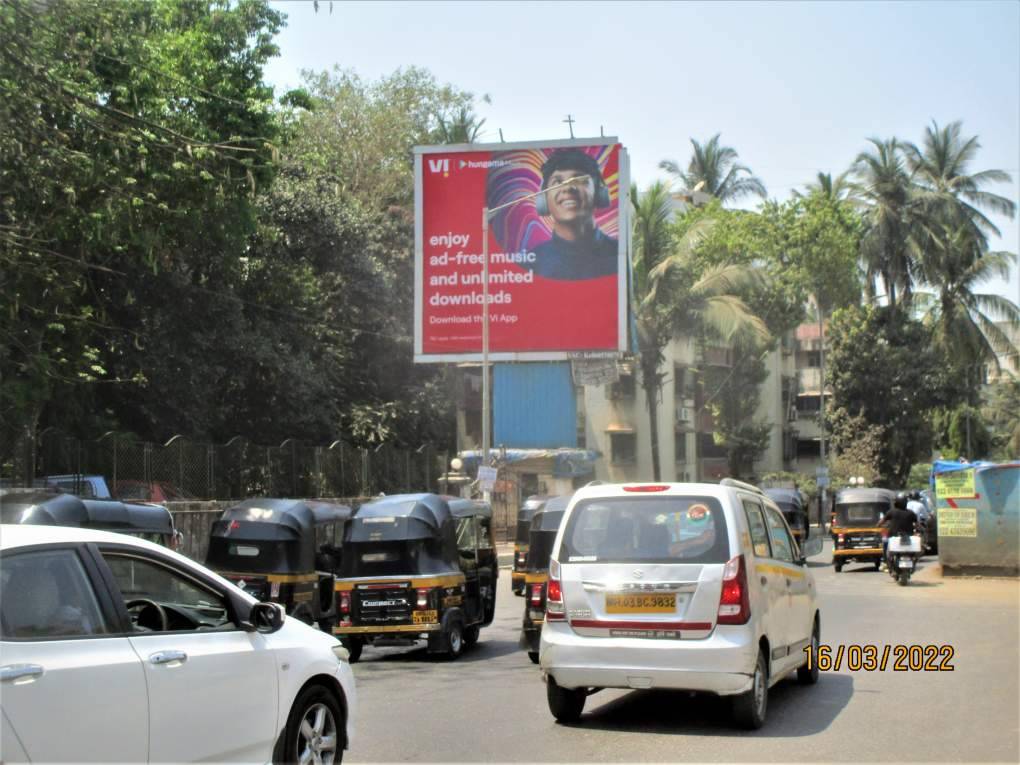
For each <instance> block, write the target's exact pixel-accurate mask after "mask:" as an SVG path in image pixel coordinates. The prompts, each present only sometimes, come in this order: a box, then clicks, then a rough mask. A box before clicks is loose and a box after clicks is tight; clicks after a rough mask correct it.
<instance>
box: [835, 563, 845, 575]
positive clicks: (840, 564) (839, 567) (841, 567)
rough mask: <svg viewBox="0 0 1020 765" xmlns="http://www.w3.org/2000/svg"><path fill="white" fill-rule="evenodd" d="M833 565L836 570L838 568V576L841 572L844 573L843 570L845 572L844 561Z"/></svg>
mask: <svg viewBox="0 0 1020 765" xmlns="http://www.w3.org/2000/svg"><path fill="white" fill-rule="evenodd" d="M833 565H834V566H835V568H836V573H837V574H838V573H839V572H840V571H842V570H843V561H840V560H838V561H836V562H835V563H834V564H833Z"/></svg>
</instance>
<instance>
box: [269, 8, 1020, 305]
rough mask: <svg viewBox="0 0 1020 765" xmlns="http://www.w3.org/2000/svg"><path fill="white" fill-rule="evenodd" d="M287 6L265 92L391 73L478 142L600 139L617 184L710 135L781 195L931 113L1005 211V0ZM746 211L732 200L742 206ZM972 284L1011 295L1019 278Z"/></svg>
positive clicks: (1019, 160)
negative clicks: (439, 89) (423, 81)
mask: <svg viewBox="0 0 1020 765" xmlns="http://www.w3.org/2000/svg"><path fill="white" fill-rule="evenodd" d="M273 5H274V7H276V8H277V9H278V10H281V11H283V12H284V13H286V14H287V17H288V19H287V27H286V29H284V30H283V32H282V33H281V34H280V36H279V37H278V39H277V42H278V44H279V46H280V57H279V58H278V59H276V60H274V61H273V62H271V63H270V65H269V66H268V67H267V69H266V76H267V79H268V80H269V81H270V82H271V83H272V84H273V85H274V86H276V88H277V92H278V93H281V92H284V91H285V90H287V89H288V88H290V87H294V86H296V85H298V84H300V82H301V75H300V72H301V71H302V70H304V69H310V70H315V71H321V70H324V69H331V68H333V67H334V66H340V67H341V68H344V69H351V70H353V71H355V72H356V73H357V74H358V75H359V76H361V77H362V78H363V79H367V80H374V79H378V78H380V77H383V76H386V75H388V74H392V73H393V72H394V71H395V70H397V69H398V68H401V67H407V66H412V65H413V66H420V67H424V68H426V69H428V70H430V71H431V72H432V73H433V74H434V75H435V76H436V78H437V79H438V80H439V81H440V82H441V83H450V84H451V85H454V86H456V87H458V88H460V89H462V90H467V91H470V92H472V93H474V94H475V95H477V96H482V95H488V96H489V97H490V98H491V104H485V103H480V104H479V105H478V108H477V110H476V111H477V113H478V116H479V117H483V118H485V126H484V127H485V130H484V132H483V136H482V140H484V141H498V140H499V133H498V130H500V129H501V130H502V133H503V138H504V139H505V140H506V141H530V140H543V139H552V138H557V139H558V138H568V137H569V132H568V130H569V127H568V125H567V124H566V123H565V122H564V121H563V120H565V119H566V117H567V115H568V114H569V115H571V116H572V117H573V119H574V120H575V122H574V132H575V135H577V136H578V137H582V136H583V137H587V136H597V135H599V134H600V131H604V133H605V135H607V136H617V137H618V138H619V139H620V140H621V142H622V143H623V144H624V145H625V146H626V147H627V150H628V152H629V154H630V160H631V179H632V182H635V183H637V184H638V185H639V186H641V187H644V186H646V185H648V184H649V183H651V182H652V181H654V180H656V179H658V178H663V179H666V178H667V176H666V174H665V173H664V172H663V171H661V170H659V169H658V164H659V162H660V161H661V160H663V159H674V160H677V161H678V162H679V163H680V164H682V165H684V166H686V164H687V161H688V159H689V158H690V154H691V145H690V139H691V138H695V139H697V140H699V141H700V142H702V143H704V142H705V141H707V140H708V139H709V138H711V137H712V136H713V135H714V134H716V133H721V134H722V137H721V141H722V143H723V144H725V145H727V146H732V147H733V148H735V149H736V150H737V152H738V153H739V156H740V161H741V162H742V163H743V164H745V165H748V166H749V167H750V168H751V169H752V170H753V171H754V173H755V175H757V176H758V177H760V178H761V179H762V180H763V181H764V182H765V185H766V187H767V189H768V192H769V196H770V197H771V198H775V199H779V200H784V199H787V198H788V197H789V196H790V194H791V192H792V191H793V190H794V189H799V188H802V187H803V186H804V185H805V184H806V183H808V182H810V181H812V180H814V178H815V174H816V173H817V172H819V171H821V172H831V173H832V174H833V175H836V174H838V173H840V172H842V171H843V170H845V169H846V168H847V167H848V166H849V165H850V164H851V163H852V162H853V160H854V158H855V157H856V156H857V154H858V153H859V152H861V151H863V150H865V149H866V148H867V146H868V144H867V138H869V137H880V138H888V137H892V136H896V137H897V138H900V139H904V140H908V141H913V142H915V143H920V142H921V140H922V138H923V134H924V129H925V127H926V126H927V125H929V124H931V121H932V120H935V121H936V122H938V123H939V125H944V124H946V123H948V122H952V121H954V120H963V129H964V134H965V135H968V136H970V135H977V136H979V138H980V142H981V150H980V151H979V153H978V156H977V161H976V162H975V164H974V166H973V167H972V168H971V170H972V171H978V170H984V169H989V168H998V169H1001V170H1005V171H1006V172H1008V173H1009V174H1010V175H1011V176H1012V178H1013V181H1012V183H1009V184H998V185H995V186H990V187H988V190H989V191H994V192H996V193H998V194H1001V195H1003V196H1005V197H1008V198H1010V199H1012V200H1013V201H1014V202H1018V203H1020V3H1018V2H1015V1H1013V2H941V1H940V2H893V3H883V2H850V3H837V2H819V3H810V2H793V3H778V2H777V3H769V2H751V3H722V2H713V3H701V2H687V3H615V2H597V1H596V0H589V1H588V2H561V3H529V2H512V3H502V2H491V1H490V2H444V3H440V2H413V3H396V2H393V3H389V2H371V3H360V2H359V3H349V2H340V1H339V0H336V1H335V2H333V3H332V9H331V8H330V3H329V0H321V1H320V3H319V10H318V12H316V11H315V9H314V7H313V5H312V3H311V2H296V1H294V2H274V3H273ZM751 204H752V203H748V204H746V205H745V206H748V205H751ZM991 217H992V219H993V221H994V222H995V224H996V225H997V226H998V228H999V229H1000V230H1001V232H1002V237H1001V238H995V239H993V240H992V243H991V244H992V248H993V249H1004V250H1008V251H1010V252H1013V253H1017V252H1018V251H1020V242H1018V239H1020V223H1018V220H1017V219H1016V218H1014V219H1013V220H1010V219H1008V218H1005V217H1001V216H991ZM984 291H988V292H997V293H999V294H1001V295H1005V296H1007V297H1009V298H1010V299H1012V300H1013V301H1014V302H1017V303H1020V271H1018V269H1017V268H1014V269H1013V271H1012V273H1011V274H1010V278H1009V279H1008V280H1001V279H996V280H994V281H990V282H988V283H987V284H986V285H985V286H984Z"/></svg>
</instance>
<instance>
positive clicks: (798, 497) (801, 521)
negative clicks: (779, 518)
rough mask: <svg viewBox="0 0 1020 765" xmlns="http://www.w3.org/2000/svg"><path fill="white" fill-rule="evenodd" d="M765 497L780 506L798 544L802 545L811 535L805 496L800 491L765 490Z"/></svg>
mask: <svg viewBox="0 0 1020 765" xmlns="http://www.w3.org/2000/svg"><path fill="white" fill-rule="evenodd" d="M765 496H767V497H769V498H770V499H771V500H772V501H773V502H775V503H776V504H777V505H778V506H779V509H780V511H782V513H783V516H784V517H785V518H786V523H787V525H788V526H789V527H790V531H792V532H793V536H794V538H795V539H796V540H797V543H798V544H802V543H803V542H804V540H806V539H807V538H808V537H809V536H810V534H811V524H810V521H809V520H808V512H807V503H806V502H805V501H804V495H803V494H801V493H800V490H799V489H765Z"/></svg>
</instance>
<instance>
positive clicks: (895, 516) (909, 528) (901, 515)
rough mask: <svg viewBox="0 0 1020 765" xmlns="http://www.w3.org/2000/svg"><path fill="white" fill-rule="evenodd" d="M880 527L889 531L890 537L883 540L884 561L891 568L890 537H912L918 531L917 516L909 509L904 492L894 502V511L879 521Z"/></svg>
mask: <svg viewBox="0 0 1020 765" xmlns="http://www.w3.org/2000/svg"><path fill="white" fill-rule="evenodd" d="M878 525H879V526H884V527H886V528H888V529H889V536H887V537H886V538H885V539H883V540H882V560H883V561H885V566H886V568H888V567H889V537H893V536H907V537H909V536H911V535H912V534H914V533H915V532H916V530H917V516H916V515H914V514H913V513H912V512H910V510H908V509H907V495H906V494H905V493H903V492H902V491H901V492H899V493H898V494H897V495H896V499H894V500H893V509H892V510H890V511H889V512H888V513H886V515H885V517H884V518H883V519H882V520H881V521H879V524H878Z"/></svg>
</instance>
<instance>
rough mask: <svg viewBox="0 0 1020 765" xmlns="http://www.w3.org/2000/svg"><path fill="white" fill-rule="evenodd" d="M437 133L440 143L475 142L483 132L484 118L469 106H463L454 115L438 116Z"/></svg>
mask: <svg viewBox="0 0 1020 765" xmlns="http://www.w3.org/2000/svg"><path fill="white" fill-rule="evenodd" d="M436 123H437V125H436V134H437V138H438V140H439V142H440V143H475V142H476V141H478V139H479V137H480V136H481V133H482V125H484V124H485V120H484V119H478V116H477V115H476V114H475V113H474V112H473V111H472V110H471V107H469V106H461V107H460V108H459V109H458V110H457V111H456V112H454V113H453V115H451V116H449V117H444V116H443V115H441V114H440V115H437V116H436Z"/></svg>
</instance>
